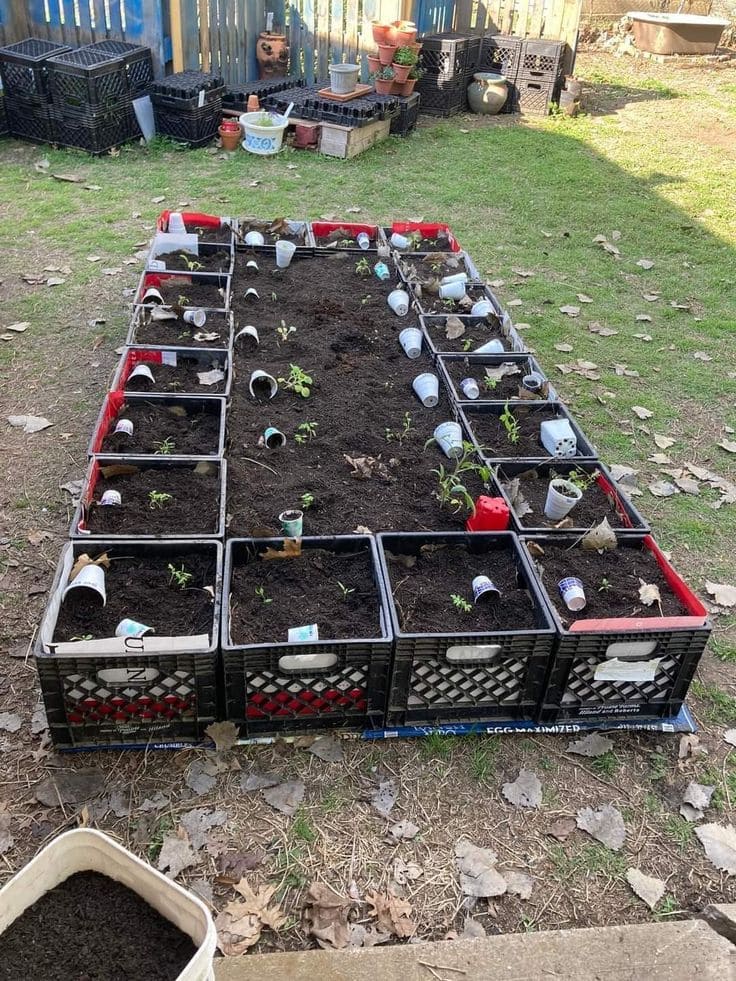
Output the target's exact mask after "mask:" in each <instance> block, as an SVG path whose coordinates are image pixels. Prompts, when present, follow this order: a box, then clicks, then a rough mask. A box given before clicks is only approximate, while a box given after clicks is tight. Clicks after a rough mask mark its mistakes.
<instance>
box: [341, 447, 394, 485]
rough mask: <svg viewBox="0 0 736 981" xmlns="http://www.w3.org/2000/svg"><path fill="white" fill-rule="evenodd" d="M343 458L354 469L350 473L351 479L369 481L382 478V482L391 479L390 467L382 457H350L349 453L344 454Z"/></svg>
mask: <svg viewBox="0 0 736 981" xmlns="http://www.w3.org/2000/svg"><path fill="white" fill-rule="evenodd" d="M343 457H344V458H345V460H346V461H347V462H348V463H349V464H350V466H351V467H352V468H353V469H352V471H351V473H350V476H351V477H357V478H358V480H368V479H369V478H371V477H380V478H381V480H390V479H391V475H390V474H389V472H388V467H387V466H386V464H385V463H383V461H382V460H381V459H380V457H375V456H348V454H347V453H343Z"/></svg>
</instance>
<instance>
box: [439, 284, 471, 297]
mask: <svg viewBox="0 0 736 981" xmlns="http://www.w3.org/2000/svg"><path fill="white" fill-rule="evenodd" d="M439 294H440V299H441V300H462V298H463V297H464V296H465V283H464V282H462V281H459V282H458V281H455V280H453V282H451V283H441V284H440V289H439Z"/></svg>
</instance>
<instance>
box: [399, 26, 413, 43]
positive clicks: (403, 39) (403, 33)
mask: <svg viewBox="0 0 736 981" xmlns="http://www.w3.org/2000/svg"><path fill="white" fill-rule="evenodd" d="M416 39H417V31H416V28H411V29H409V28H403V29H402V28H398V30H397V31H396V41H397V43H398V44H399V45H409V44H414V42H415V41H416Z"/></svg>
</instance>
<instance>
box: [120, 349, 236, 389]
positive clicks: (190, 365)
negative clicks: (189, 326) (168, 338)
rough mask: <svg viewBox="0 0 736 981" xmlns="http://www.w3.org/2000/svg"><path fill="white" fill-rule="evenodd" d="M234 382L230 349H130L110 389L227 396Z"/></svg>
mask: <svg viewBox="0 0 736 981" xmlns="http://www.w3.org/2000/svg"><path fill="white" fill-rule="evenodd" d="M231 380H232V371H231V365H230V352H229V350H225V349H221V350H217V349H211V348H206V349H203V350H199V351H198V350H196V349H194V350H193V349H192V348H186V347H181V348H170V349H166V350H164V349H163V348H161V349H159V350H156V349H155V348H147V347H142V348H126V349H125V350H124V351H123V354H122V356H121V358H120V362H119V364H118V367H117V370H116V372H115V375H114V377H113V380H112V384H111V386H110V390H111V391H113V392H153V393H156V394H161V395H165V394H176V395H224V396H225V397H227V396H228V395H229V394H230V384H231Z"/></svg>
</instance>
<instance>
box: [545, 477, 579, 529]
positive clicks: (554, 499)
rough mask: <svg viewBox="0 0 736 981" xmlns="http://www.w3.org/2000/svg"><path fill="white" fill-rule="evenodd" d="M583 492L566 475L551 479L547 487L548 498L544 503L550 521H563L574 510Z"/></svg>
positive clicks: (546, 515)
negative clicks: (565, 477)
mask: <svg viewBox="0 0 736 981" xmlns="http://www.w3.org/2000/svg"><path fill="white" fill-rule="evenodd" d="M582 496H583V492H582V491H581V490H580V488H579V487H576V486H575V484H571V483H570V481H569V480H565V479H564V477H556V478H555V479H554V480H550V482H549V485H548V487H547V500H546V502H545V505H544V516H545V518H549V519H550V521H562V519H563V518H565V517H567V515H568V514H569V513H570V511H572V509H573V508H574V507H575V505H576V504H577V503H578V501H579V500H580V498H581V497H582Z"/></svg>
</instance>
